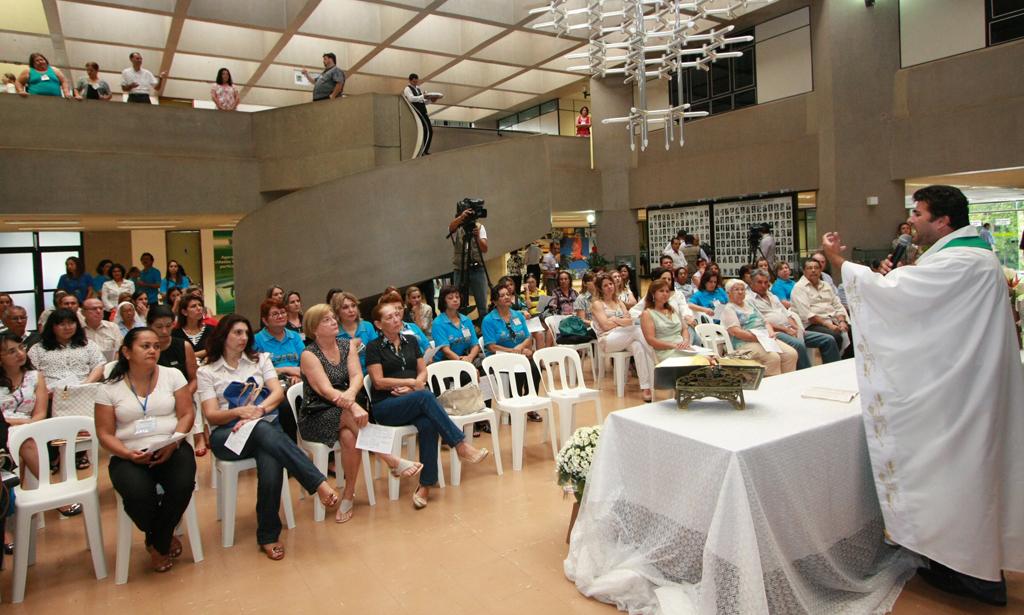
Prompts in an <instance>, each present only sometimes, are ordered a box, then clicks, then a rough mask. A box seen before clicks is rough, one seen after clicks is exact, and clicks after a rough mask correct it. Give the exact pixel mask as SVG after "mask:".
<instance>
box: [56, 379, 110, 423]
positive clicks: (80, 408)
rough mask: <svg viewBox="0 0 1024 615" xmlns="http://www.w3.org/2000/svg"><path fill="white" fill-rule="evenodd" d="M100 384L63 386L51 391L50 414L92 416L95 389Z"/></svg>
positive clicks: (94, 408)
mask: <svg viewBox="0 0 1024 615" xmlns="http://www.w3.org/2000/svg"><path fill="white" fill-rule="evenodd" d="M99 386H100V384H99V383H98V382H93V383H90V384H78V385H73V386H63V387H60V388H58V389H56V390H54V391H53V403H52V405H51V406H50V413H51V415H52V416H94V415H95V413H96V412H95V410H96V391H97V389H98V388H99Z"/></svg>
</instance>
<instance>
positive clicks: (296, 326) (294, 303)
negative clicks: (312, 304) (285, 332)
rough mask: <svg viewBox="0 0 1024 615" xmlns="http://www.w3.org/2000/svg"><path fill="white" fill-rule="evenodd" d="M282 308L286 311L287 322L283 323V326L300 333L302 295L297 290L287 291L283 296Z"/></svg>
mask: <svg viewBox="0 0 1024 615" xmlns="http://www.w3.org/2000/svg"><path fill="white" fill-rule="evenodd" d="M284 309H285V311H287V312H288V322H286V323H285V325H284V326H285V327H287V328H288V329H291V330H292V331H294V332H296V333H298V334H300V335H301V334H302V295H300V294H299V291H297V290H293V291H289V292H288V294H287V295H285V296H284Z"/></svg>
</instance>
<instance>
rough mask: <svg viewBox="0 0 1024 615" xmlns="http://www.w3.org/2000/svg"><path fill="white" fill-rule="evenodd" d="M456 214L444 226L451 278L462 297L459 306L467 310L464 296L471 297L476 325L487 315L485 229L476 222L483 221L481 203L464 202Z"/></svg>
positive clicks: (460, 204) (485, 212) (483, 215)
mask: <svg viewBox="0 0 1024 615" xmlns="http://www.w3.org/2000/svg"><path fill="white" fill-rule="evenodd" d="M456 213H457V214H458V215H457V216H456V217H455V219H454V220H452V221H451V222H449V223H448V236H449V237H450V238H451V239H452V246H453V254H452V266H453V278H454V280H455V287H456V288H458V289H459V292H460V294H461V295H462V297H463V302H462V304H463V305H464V306H468V305H469V302H468V300H467V298H468V294H469V293H470V292H472V293H473V300H474V301H476V318H474V319H473V320H474V321H475V322H480V320H481V319H482V318H483V317H484V314H485V313H486V312H487V296H488V294H489V293H490V280H489V279H488V277H487V269H486V268H485V267H484V254H486V253H487V229H486V228H484V225H483V224H480V223H479V222H477V220H479V219H480V218H486V217H487V210H486V209H485V208H484V202H483V200H482V199H471V198H468V197H467V198H465V199H462V200H461V201H459V202H458V204H457V205H456Z"/></svg>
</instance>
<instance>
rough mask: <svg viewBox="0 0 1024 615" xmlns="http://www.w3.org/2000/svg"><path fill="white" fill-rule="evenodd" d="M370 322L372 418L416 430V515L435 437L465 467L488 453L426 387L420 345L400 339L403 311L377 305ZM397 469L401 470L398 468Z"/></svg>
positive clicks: (428, 480)
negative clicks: (374, 335) (470, 440)
mask: <svg viewBox="0 0 1024 615" xmlns="http://www.w3.org/2000/svg"><path fill="white" fill-rule="evenodd" d="M502 290H503V291H504V292H508V291H506V290H504V289H502ZM373 322H374V324H375V325H376V326H377V328H378V329H379V330H380V332H381V336H380V337H379V338H377V339H375V340H374V341H372V342H370V344H369V345H368V346H367V348H366V366H367V369H368V370H369V372H370V380H371V381H372V382H373V387H372V391H373V392H372V395H373V406H372V412H373V418H374V419H375V420H376V421H377V422H378V423H380V424H381V425H390V426H392V427H399V426H403V425H415V426H416V429H417V430H419V435H418V437H417V439H418V442H419V448H420V463H422V464H423V470H422V472H421V473H420V487H419V489H417V490H416V492H415V493H413V496H412V504H413V507H414V508H416V509H417V510H419V509H421V508H424V507H425V506H426V505H427V498H428V497H429V495H430V487H431V486H433V485H434V484H436V483H437V473H438V459H437V438H438V437H440V438H441V441H442V442H443V443H445V444H447V445H448V446H450V447H453V448H454V449H455V451H456V453H458V455H459V457H461V458H462V459H463V460H464V461H466V462H469V463H480V462H481V461H483V459H484V458H485V457H487V454H488V451H487V449H477V448H475V447H473V445H471V444H469V443H468V442H466V441H465V438H466V436H465V434H464V433H462V430H461V429H459V428H458V427H456V426H455V423H453V422H452V420H451V419H450V418H448V414H447V413H446V412H445V411H444V408H442V407H441V405H440V404H439V403H437V398H436V397H434V394H433V393H432V392H431V391H430V389H429V388H428V387H427V366H426V364H425V363H424V362H423V355H422V354H420V350H419V346H418V345H417V343H416V341H415V339H413V338H412V337H411V336H408V335H404V334H402V324H403V323H402V310H401V309H400V308H399V307H398V306H396V305H395V304H394V303H378V304H377V305H376V306H375V307H374V308H373ZM396 470H398V471H399V472H402V471H403V470H402V469H401V467H399V468H396Z"/></svg>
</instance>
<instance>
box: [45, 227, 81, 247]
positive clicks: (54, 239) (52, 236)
mask: <svg viewBox="0 0 1024 615" xmlns="http://www.w3.org/2000/svg"><path fill="white" fill-rule="evenodd" d="M80 245H82V234H81V233H78V232H74V231H71V232H67V231H50V232H46V233H39V247H41V248H46V247H57V246H80Z"/></svg>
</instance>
